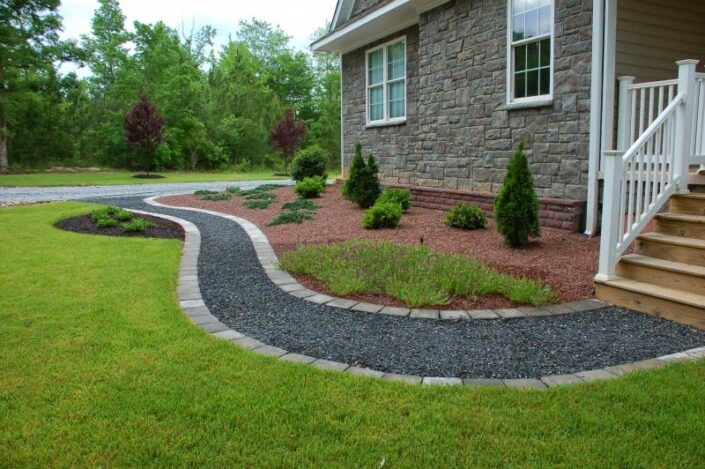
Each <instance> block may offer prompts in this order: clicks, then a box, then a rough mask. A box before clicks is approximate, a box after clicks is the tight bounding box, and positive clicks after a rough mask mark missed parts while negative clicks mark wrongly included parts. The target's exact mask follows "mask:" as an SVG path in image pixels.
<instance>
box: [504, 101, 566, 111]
mask: <svg viewBox="0 0 705 469" xmlns="http://www.w3.org/2000/svg"><path fill="white" fill-rule="evenodd" d="M549 106H553V98H545V99H536V100H531V101H518V102H513V103H506V104H505V105H503V106H501V107H500V108H499V109H500V110H501V111H511V110H514V109H532V108H539V107H549Z"/></svg>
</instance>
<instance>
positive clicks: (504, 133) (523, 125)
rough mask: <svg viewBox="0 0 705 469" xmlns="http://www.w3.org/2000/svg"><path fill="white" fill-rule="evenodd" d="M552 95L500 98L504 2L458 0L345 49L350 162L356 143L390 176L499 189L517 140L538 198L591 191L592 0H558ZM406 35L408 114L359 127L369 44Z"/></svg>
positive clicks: (394, 180)
mask: <svg viewBox="0 0 705 469" xmlns="http://www.w3.org/2000/svg"><path fill="white" fill-rule="evenodd" d="M555 8H556V9H555V15H554V16H555V26H554V30H555V36H554V47H553V48H554V62H553V63H554V75H553V80H554V87H553V90H554V100H553V103H552V104H551V105H550V106H546V107H541V108H529V109H509V108H508V107H507V106H506V81H507V78H506V71H507V1H506V0H455V1H454V2H449V3H447V4H445V5H443V6H441V7H438V8H435V9H433V10H431V11H429V12H426V13H423V14H422V15H421V18H420V23H419V25H417V26H413V27H411V28H409V29H407V30H406V31H403V32H400V33H398V34H395V35H393V36H390V37H388V38H385V39H384V40H382V41H379V42H377V43H375V44H370V45H369V46H366V47H364V48H361V49H359V50H356V51H353V52H350V53H348V54H345V55H344V56H343V58H342V59H343V60H342V62H343V119H344V128H343V139H344V154H345V162H346V166H347V165H349V162H350V159H351V158H352V156H353V152H354V146H355V143H356V142H360V143H362V146H363V149H364V151H365V154H367V153H369V152H371V153H372V154H374V155H375V157H376V158H377V159H378V160H379V163H380V172H381V174H380V175H381V178H382V180H383V181H384V182H385V183H387V184H402V185H409V186H414V187H416V186H418V187H432V188H443V189H451V190H462V191H466V192H467V191H470V192H479V193H490V194H492V193H495V194H496V193H497V192H498V191H499V188H500V187H501V183H502V181H503V179H504V176H505V174H506V167H507V164H508V162H509V158H510V156H511V152H512V149H513V148H515V146H516V145H517V144H518V142H520V141H523V142H525V144H526V150H527V156H528V158H529V164H530V168H531V171H532V173H533V174H534V183H535V186H536V189H537V192H538V194H539V197H541V198H544V199H567V200H578V201H583V200H585V199H586V195H587V180H588V146H589V144H588V134H589V121H590V112H589V111H590V65H591V48H592V38H591V33H592V30H591V28H592V23H591V21H592V15H591V11H592V1H591V0H556V2H555ZM401 35H405V36H406V38H407V61H408V65H407V69H408V76H407V80H408V81H407V84H408V91H407V122H406V123H405V124H403V125H398V126H390V127H371V128H366V126H365V124H366V123H365V51H366V50H367V49H369V48H370V47H373V46H374V45H376V44H379V43H381V42H385V41H387V40H390V39H392V38H393V37H395V36H401Z"/></svg>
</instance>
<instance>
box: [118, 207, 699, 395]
mask: <svg viewBox="0 0 705 469" xmlns="http://www.w3.org/2000/svg"><path fill="white" fill-rule="evenodd" d="M154 198H156V197H152V198H149V199H145V202H146V203H147V204H150V205H153V206H161V207H165V208H178V209H184V208H182V207H169V206H167V205H162V204H159V203H157V202H154V200H153V199H154ZM185 210H193V211H199V212H203V213H207V214H210V215H216V216H221V217H224V218H227V219H230V220H233V221H235V222H236V223H238V224H240V226H242V227H243V229H245V231H246V232H247V233H248V235H249V236H250V238H251V239H252V242H253V244H255V247H258V244H259V247H260V248H261V249H258V250H257V253H258V256H259V257H260V261H262V265H263V267H264V268H265V270H266V271H267V274H268V275H270V274H274V275H270V278H272V277H275V278H273V279H272V280H273V281H274V282H276V281H280V283H277V285H280V286H281V285H290V284H289V283H282V282H281V280H288V279H286V278H285V277H284V276H283V275H281V274H279V272H281V271H280V270H279V269H278V267H277V268H276V269H275V268H273V264H276V256H275V255H274V251H273V250H272V249H271V246H269V243H268V241H267V239H266V237H265V236H264V234H263V233H262V232H261V231H260V230H259V229H258V228H257V227H256V226H254V224H253V223H251V222H249V221H247V220H243V219H240V218H237V217H233V216H230V215H223V214H220V213H217V212H211V211H208V210H201V209H192V208H187V209H185ZM132 211H133V212H135V213H141V214H145V215H151V216H155V217H161V218H164V219H166V220H170V221H173V222H176V223H179V224H180V225H181V226H182V227H183V228H184V232H185V239H184V248H183V256H182V258H181V264H180V271H179V283H178V288H177V295H178V299H179V304H180V305H181V308H182V309H183V310H184V312H185V314H186V315H187V316H188V317H189V319H190V320H191V322H192V323H193V324H195V325H197V326H199V327H200V328H201V329H203V330H204V331H206V332H208V333H209V334H211V335H213V336H215V337H217V338H219V339H221V340H226V341H228V342H232V343H233V344H235V345H237V346H239V347H241V348H244V349H247V350H251V351H253V352H255V353H258V354H260V355H266V356H269V357H273V358H276V359H278V360H282V361H286V362H290V363H301V364H307V365H312V366H314V367H316V368H319V369H321V370H327V371H337V372H344V373H348V374H351V375H356V376H363V377H369V378H376V379H383V380H388V381H401V382H406V383H409V384H421V385H435V386H460V385H465V386H474V387H486V386H491V387H499V388H519V389H547V388H552V387H557V386H565V385H573V384H578V383H585V382H591V381H603V380H608V379H615V378H618V377H620V376H623V375H626V374H628V373H632V372H636V371H642V370H646V369H651V368H657V367H660V366H664V365H667V364H669V363H674V362H681V361H693V360H697V359H700V358H705V347H699V348H696V349H691V350H686V351H684V352H679V353H674V354H670V355H665V356H661V357H658V358H655V359H651V360H643V361H639V362H634V363H627V364H623V365H617V366H610V367H607V368H603V369H597V370H586V371H581V372H578V373H574V374H568V375H553V376H544V377H542V378H540V379H536V378H523V379H460V378H457V377H438V376H413V375H405V374H397V373H386V372H382V371H377V370H371V369H368V368H361V367H356V366H350V365H349V364H347V363H340V362H335V361H330V360H323V359H319V358H316V357H311V356H308V355H302V354H298V353H291V352H288V351H286V350H283V349H280V348H278V347H273V346H270V345H267V344H264V343H262V342H260V341H259V340H257V339H254V338H252V337H248V336H246V335H245V334H242V333H240V332H238V331H236V330H233V329H231V328H229V327H228V326H226V325H225V324H223V323H222V322H220V321H219V320H218V318H216V317H215V316H213V315H212V314H211V312H210V310H209V309H208V307H207V306H206V305H205V303H204V302H203V297H202V296H201V291H200V286H199V281H198V256H199V253H200V248H201V233H200V231H199V230H198V228H197V227H196V225H194V224H193V223H191V222H189V221H186V220H183V219H181V218H177V217H173V216H169V215H164V214H160V213H154V212H146V211H141V210H132ZM267 248H268V249H267ZM274 267H276V266H274ZM285 274H286V273H285ZM286 275H288V274H286ZM277 276H278V277H279V278H276V277H277ZM309 291H310V290H309ZM311 296H318V297H319V298H317V299H316V301H315V302H316V303H318V304H325V305H329V303H330V302H332V301H334V300H336V299H333V298H331V297H328V296H325V295H320V294H316V293H315V292H313V293H312V294H311V295H309V296H307V297H303V298H304V300H306V299H307V298H310V297H311ZM330 306H331V307H332V305H330ZM593 309H594V306H593ZM554 314H555V313H554ZM408 315H410V312H409V314H408ZM408 315H404V316H408ZM498 317H499V315H498Z"/></svg>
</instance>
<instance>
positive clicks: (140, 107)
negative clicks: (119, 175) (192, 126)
mask: <svg viewBox="0 0 705 469" xmlns="http://www.w3.org/2000/svg"><path fill="white" fill-rule="evenodd" d="M124 124H125V140H126V141H127V144H128V145H129V146H130V147H131V148H133V149H134V150H135V153H136V154H137V156H138V159H139V163H140V166H141V167H142V169H144V170H145V171H146V172H147V175H148V176H149V173H150V172H151V170H152V168H154V167H155V165H156V159H157V158H156V155H157V148H158V147H159V145H160V144H161V143H162V142H163V141H164V128H165V126H166V121H165V120H164V118H163V117H162V116H161V115H160V114H159V112H158V111H157V108H156V107H155V106H154V104H153V103H152V101H151V100H150V99H149V97H147V96H146V95H142V97H141V98H140V100H139V102H138V103H137V104H135V105H134V106H133V108H132V109H131V110H130V112H129V113H128V114H127V115H126V116H125V120H124Z"/></svg>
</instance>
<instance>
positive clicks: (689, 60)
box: [676, 59, 700, 66]
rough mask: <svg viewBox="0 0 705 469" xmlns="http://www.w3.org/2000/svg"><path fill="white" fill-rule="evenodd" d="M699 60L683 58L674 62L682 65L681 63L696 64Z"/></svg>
mask: <svg viewBox="0 0 705 469" xmlns="http://www.w3.org/2000/svg"><path fill="white" fill-rule="evenodd" d="M699 63H700V61H699V60H698V59H685V60H679V61H677V62H676V65H678V66H683V65H698V64H699Z"/></svg>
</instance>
